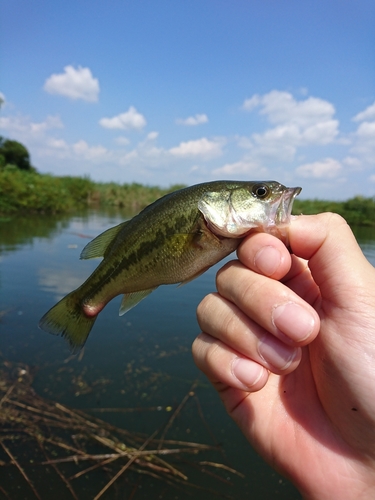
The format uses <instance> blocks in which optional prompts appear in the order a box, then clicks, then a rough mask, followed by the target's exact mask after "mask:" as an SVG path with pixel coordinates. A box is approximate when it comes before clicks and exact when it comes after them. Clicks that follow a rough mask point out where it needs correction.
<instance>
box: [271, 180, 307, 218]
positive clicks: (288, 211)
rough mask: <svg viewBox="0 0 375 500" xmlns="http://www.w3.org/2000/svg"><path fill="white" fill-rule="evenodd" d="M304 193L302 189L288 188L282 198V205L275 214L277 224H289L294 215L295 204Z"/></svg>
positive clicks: (280, 204)
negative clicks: (301, 193)
mask: <svg viewBox="0 0 375 500" xmlns="http://www.w3.org/2000/svg"><path fill="white" fill-rule="evenodd" d="M301 191H302V188H301V187H294V188H287V189H285V191H284V192H283V194H282V196H281V200H280V203H279V205H278V207H277V209H276V213H275V219H274V221H275V224H276V225H278V226H280V225H284V224H289V222H290V217H291V215H292V210H293V203H294V200H295V198H296V196H298V195H299V194H300V192H301Z"/></svg>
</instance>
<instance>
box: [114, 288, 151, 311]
mask: <svg viewBox="0 0 375 500" xmlns="http://www.w3.org/2000/svg"><path fill="white" fill-rule="evenodd" d="M156 288H157V287H154V288H150V289H149V290H140V291H139V292H132V293H125V294H124V296H123V298H122V302H121V306H120V310H119V316H123V315H124V314H125V313H127V312H128V311H130V309H132V308H133V307H135V306H136V305H137V304H138V303H139V302H140V301H141V300H143V299H144V298H146V297H147V295H150V293H151V292H153V291H154V290H155V289H156Z"/></svg>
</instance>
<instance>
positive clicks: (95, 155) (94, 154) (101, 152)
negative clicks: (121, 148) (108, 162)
mask: <svg viewBox="0 0 375 500" xmlns="http://www.w3.org/2000/svg"><path fill="white" fill-rule="evenodd" d="M72 150H73V152H74V153H75V154H76V155H78V156H80V157H82V158H83V159H85V160H102V159H104V157H105V156H106V155H107V154H108V150H107V149H106V148H105V147H103V146H89V145H88V144H87V142H86V141H84V140H82V139H81V140H80V141H78V142H76V143H75V144H73V146H72Z"/></svg>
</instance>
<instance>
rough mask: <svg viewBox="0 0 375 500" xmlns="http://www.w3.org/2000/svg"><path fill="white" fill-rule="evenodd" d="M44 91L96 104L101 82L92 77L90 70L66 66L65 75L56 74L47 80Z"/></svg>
mask: <svg viewBox="0 0 375 500" xmlns="http://www.w3.org/2000/svg"><path fill="white" fill-rule="evenodd" d="M44 90H45V91H47V92H49V93H50V94H59V95H63V96H65V97H70V98H71V99H83V100H84V101H91V102H95V101H97V100H98V95H99V81H98V80H97V78H94V77H93V76H92V73H91V70H90V69H89V68H81V66H79V67H78V68H77V69H76V68H74V67H73V66H65V68H64V73H59V74H57V73H54V74H53V75H51V76H50V77H49V78H47V80H46V82H45V84H44Z"/></svg>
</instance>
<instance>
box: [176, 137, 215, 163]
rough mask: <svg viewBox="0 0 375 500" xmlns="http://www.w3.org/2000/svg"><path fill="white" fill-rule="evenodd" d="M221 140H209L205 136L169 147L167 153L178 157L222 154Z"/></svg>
mask: <svg viewBox="0 0 375 500" xmlns="http://www.w3.org/2000/svg"><path fill="white" fill-rule="evenodd" d="M222 146H223V141H222V140H214V141H210V140H209V139H207V138H206V137H202V139H197V140H195V141H187V142H181V143H180V144H179V145H178V146H176V147H174V148H171V149H170V150H169V153H170V154H171V155H173V156H177V157H179V158H188V157H197V156H202V157H205V158H207V157H210V158H212V157H215V156H220V155H221V154H222Z"/></svg>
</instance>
